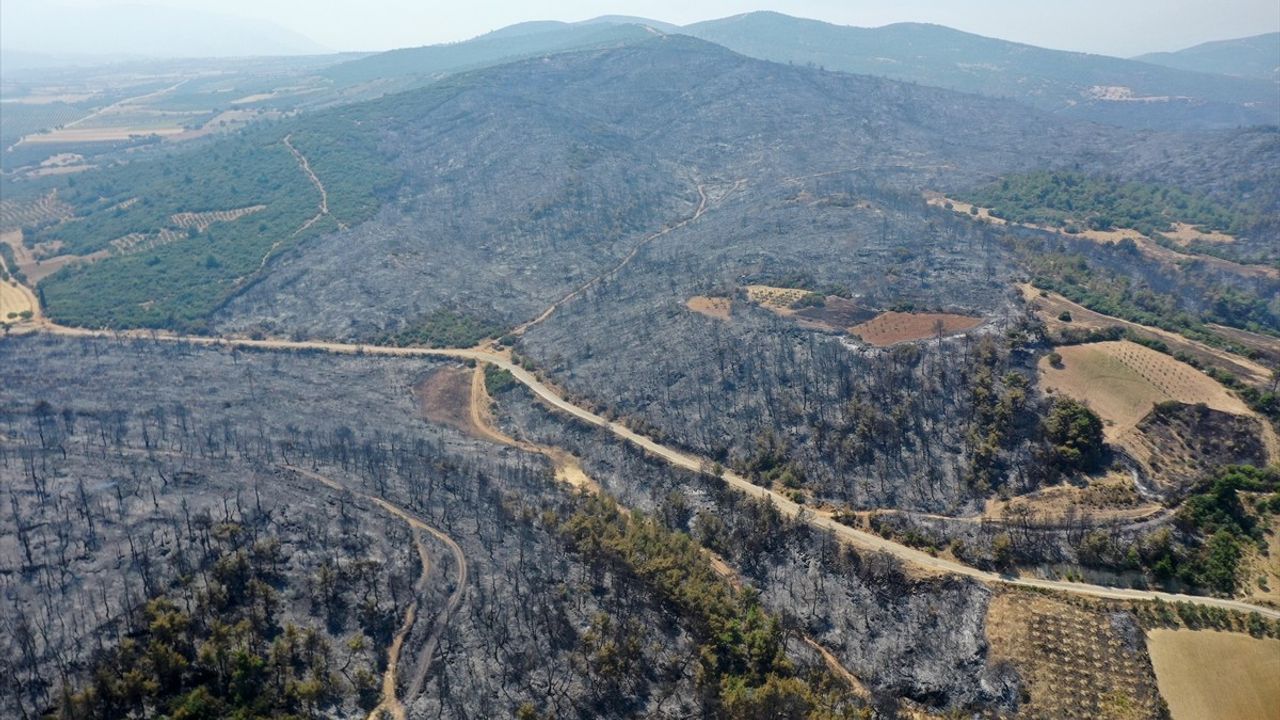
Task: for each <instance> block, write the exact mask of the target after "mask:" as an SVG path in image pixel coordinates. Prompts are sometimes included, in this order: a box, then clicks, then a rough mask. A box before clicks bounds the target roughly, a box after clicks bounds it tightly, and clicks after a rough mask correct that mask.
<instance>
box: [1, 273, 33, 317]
mask: <svg viewBox="0 0 1280 720" xmlns="http://www.w3.org/2000/svg"><path fill="white" fill-rule="evenodd" d="M24 312H29V313H34V312H35V307H34V306H33V305H32V304H31V296H30V295H29V294H28V293H27V292H26V291H25V290H24V289H23V288H21V287H19V285H18V283H17V281H15V280H7V281H4V280H0V322H8V323H12V322H16V321H17V320H18V316H19V315H20V314H21V313H24Z"/></svg>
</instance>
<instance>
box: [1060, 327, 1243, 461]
mask: <svg viewBox="0 0 1280 720" xmlns="http://www.w3.org/2000/svg"><path fill="white" fill-rule="evenodd" d="M1056 352H1057V353H1058V354H1059V355H1060V356H1061V358H1062V360H1061V363H1060V365H1061V367H1055V366H1054V365H1053V363H1052V362H1051V358H1050V357H1048V356H1046V357H1044V358H1041V360H1040V364H1039V373H1040V382H1041V386H1042V387H1044V388H1045V389H1046V390H1047V391H1048V392H1053V393H1059V394H1062V395H1066V396H1068V397H1072V398H1075V399H1077V400H1080V401H1082V402H1085V403H1088V405H1089V406H1090V407H1091V408H1092V409H1093V411H1094V412H1096V413H1097V414H1098V416H1099V417H1101V418H1102V420H1103V423H1104V424H1105V426H1106V429H1105V435H1106V437H1107V440H1108V441H1112V442H1114V441H1116V440H1117V439H1118V438H1120V437H1121V436H1122V435H1123V434H1124V433H1125V432H1127V431H1128V430H1130V429H1132V428H1133V427H1135V426H1136V425H1137V423H1138V421H1139V420H1141V419H1142V418H1143V417H1145V416H1146V415H1147V413H1148V412H1150V411H1151V408H1152V407H1154V406H1155V405H1156V403H1161V402H1165V401H1168V400H1174V401H1177V402H1180V403H1187V404H1197V403H1203V404H1205V405H1207V406H1208V407H1210V408H1214V409H1216V410H1221V411H1223V412H1227V413H1233V414H1237V415H1252V412H1253V411H1251V410H1250V409H1249V408H1248V407H1247V406H1246V405H1245V404H1244V403H1243V402H1241V401H1240V400H1239V399H1238V398H1236V397H1235V396H1233V395H1232V394H1231V393H1230V392H1228V391H1227V389H1226V388H1224V387H1223V386H1222V385H1221V384H1219V383H1218V382H1217V381H1215V380H1214V379H1213V378H1211V377H1209V376H1208V375H1205V374H1204V373H1202V372H1200V371H1199V370H1196V369H1195V368H1193V367H1191V366H1190V365H1187V364H1186V363H1183V362H1179V361H1178V360H1175V359H1174V358H1172V357H1169V356H1168V355H1165V354H1163V353H1160V352H1157V351H1155V350H1152V349H1150V348H1147V347H1144V346H1142V345H1139V344H1137V343H1134V342H1130V341H1128V340H1116V341H1107V342H1100V343H1087V344H1084V345H1063V346H1060V347H1058V348H1057V349H1056Z"/></svg>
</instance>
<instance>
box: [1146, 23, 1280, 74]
mask: <svg viewBox="0 0 1280 720" xmlns="http://www.w3.org/2000/svg"><path fill="white" fill-rule="evenodd" d="M1134 60H1140V61H1142V62H1147V63H1152V64H1155V65H1165V66H1168V67H1172V68H1180V69H1182V70H1194V71H1196V72H1204V73H1219V74H1221V75H1235V76H1239V77H1254V78H1261V79H1263V80H1273V81H1274V80H1277V79H1280V32H1273V33H1266V34H1263V35H1255V36H1253V37H1246V38H1237V39H1234V40H1218V41H1214V42H1207V43H1202V44H1200V45H1196V46H1194V47H1189V48H1187V49H1185V50H1179V51H1177V52H1159V53H1148V54H1146V55H1139V56H1138V57H1135V58H1134Z"/></svg>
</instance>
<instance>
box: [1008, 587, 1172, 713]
mask: <svg viewBox="0 0 1280 720" xmlns="http://www.w3.org/2000/svg"><path fill="white" fill-rule="evenodd" d="M986 632H987V640H988V641H989V642H990V655H989V658H990V659H989V661H990V662H1008V663H1010V664H1012V665H1013V667H1014V668H1015V669H1016V670H1017V671H1018V674H1019V675H1020V676H1021V677H1022V681H1023V683H1024V688H1025V691H1026V693H1027V695H1028V696H1029V698H1028V700H1027V702H1026V703H1024V704H1023V705H1022V706H1021V707H1020V708H1019V710H1020V712H1019V713H1018V717H1020V718H1033V719H1036V720H1039V719H1043V720H1060V719H1062V718H1082V719H1083V718H1090V719H1091V720H1092V719H1097V720H1102V719H1104V718H1109V719H1113V720H1131V719H1132V720H1138V719H1143V720H1145V719H1147V718H1151V719H1152V720H1154V719H1155V718H1159V717H1161V713H1160V694H1159V691H1158V689H1157V686H1156V677H1155V673H1154V672H1152V670H1151V665H1150V663H1149V662H1148V661H1147V657H1146V653H1145V648H1144V647H1143V642H1142V635H1141V631H1140V630H1139V629H1138V627H1137V624H1136V621H1134V620H1133V619H1132V618H1131V617H1130V616H1128V615H1127V614H1121V613H1114V614H1113V613H1109V612H1107V611H1105V610H1102V609H1094V608H1090V607H1079V606H1077V605H1074V604H1070V603H1067V602H1064V601H1062V600H1057V599H1054V598H1051V597H1048V596H1044V595H1040V594H1036V593H1029V592H1023V591H1015V590H1009V589H1004V590H998V591H997V592H996V593H995V595H994V596H993V597H992V598H991V604H990V605H989V606H988V608H987V622H986Z"/></svg>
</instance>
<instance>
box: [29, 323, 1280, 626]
mask: <svg viewBox="0 0 1280 720" xmlns="http://www.w3.org/2000/svg"><path fill="white" fill-rule="evenodd" d="M31 332H47V333H52V334H57V335H63V336H68V337H99V338H118V337H119V338H135V339H142V340H153V341H156V342H185V343H189V344H192V345H197V346H205V347H224V348H245V349H258V350H311V351H323V352H331V353H335V354H340V355H355V354H364V355H377V356H389V357H436V358H455V359H461V360H475V361H478V362H485V363H490V364H492V365H496V366H497V367H500V368H502V369H504V370H506V371H507V372H510V373H511V374H512V376H513V377H515V379H516V380H518V381H520V383H521V384H523V385H524V386H526V387H528V388H529V390H530V391H532V392H533V393H534V395H536V396H537V397H538V398H540V399H541V400H542V401H543V402H545V403H546V404H548V405H550V406H551V407H552V408H555V409H557V410H559V411H561V412H564V413H566V414H568V415H571V416H573V417H575V418H577V419H579V420H582V421H583V422H586V423H589V424H591V425H595V426H596V427H600V428H603V429H605V430H607V431H609V432H610V433H613V434H614V435H615V436H617V437H619V438H621V439H622V440H625V441H627V442H629V443H631V444H633V445H635V446H637V447H639V448H641V449H642V450H645V451H646V452H649V453H650V454H652V455H654V456H656V457H659V458H662V459H663V460H665V461H667V462H668V463H670V464H672V465H675V466H676V467H680V468H683V469H685V470H692V471H694V472H702V471H704V470H705V469H706V468H708V467H711V466H712V462H711V461H710V460H709V459H707V458H702V457H699V456H697V455H693V454H692V453H688V452H685V451H683V450H677V449H675V448H671V447H667V446H665V445H661V444H659V443H657V442H655V441H654V440H652V439H650V438H648V437H646V436H644V435H641V434H640V433H637V432H635V431H634V430H632V429H631V428H628V427H627V426H625V425H623V424H621V423H617V422H612V421H609V420H606V419H605V418H603V417H601V416H599V415H597V414H595V413H593V412H591V411H590V410H587V409H586V408H582V407H578V406H577V405H574V404H573V403H571V402H569V401H568V400H566V399H564V398H563V397H562V396H561V395H560V394H559V393H558V392H557V391H556V390H554V389H552V388H551V387H549V386H548V385H546V384H545V383H543V382H542V381H541V380H539V379H538V378H537V377H535V376H534V375H533V373H531V372H529V371H528V370H526V369H525V368H523V367H521V366H519V365H516V364H515V363H514V362H512V360H511V357H510V356H509V355H507V354H506V353H501V352H497V351H495V350H491V349H488V348H467V349H452V348H416V347H385V346H377V345H353V344H349V343H337V342H323V341H306V340H302V341H292V340H250V339H241V338H214V337H201V336H180V335H170V334H164V333H158V332H157V333H144V332H137V331H114V332H112V331H102V330H86V329H82V328H68V327H62V326H59V325H53V324H50V323H45V324H43V325H38V326H32V325H28V326H25V327H22V328H17V329H15V330H14V334H24V333H31ZM720 477H721V479H722V480H723V481H724V482H726V483H728V484H729V485H730V486H731V487H733V488H735V489H737V490H739V491H741V492H743V493H745V494H747V495H749V496H751V497H755V498H763V499H767V500H770V501H771V502H772V503H773V504H774V506H775V507H777V508H778V510H779V511H780V512H782V513H783V514H785V515H787V516H788V517H793V518H799V519H801V520H802V521H803V522H806V523H808V524H809V525H810V526H811V527H814V528H817V529H819V530H824V531H829V532H831V533H832V534H833V535H834V536H835V537H836V538H838V539H840V540H842V541H843V542H846V543H848V544H849V545H852V546H854V547H857V548H861V549H863V550H871V551H883V552H886V553H889V554H890V555H893V556H895V557H897V558H898V559H899V560H902V561H903V562H906V563H909V564H911V565H913V566H915V567H918V568H922V569H925V570H930V571H933V572H937V573H942V574H952V575H962V576H964V577H969V578H973V579H975V580H978V581H980V582H984V583H998V584H1004V585H1012V586H1017V587H1029V588H1039V589H1042V590H1055V591H1059V592H1067V593H1072V594H1076V595H1087V596H1092V597H1099V598H1106V599H1111V600H1147V601H1151V600H1161V601H1164V602H1185V603H1192V604H1195V605H1201V606H1205V607H1215V608H1223V609H1227V610H1237V611H1240V612H1257V613H1258V614H1260V615H1262V616H1264V617H1267V618H1271V619H1273V620H1280V610H1277V609H1274V608H1269V607H1263V606H1260V605H1252V604H1250V603H1246V602H1242V601H1239V600H1228V599H1224V598H1215V597H1204V596H1200V595H1183V594H1178V593H1167V592H1158V591H1154V590H1135V589H1129V588H1114V587H1107V586H1104V585H1090V584H1087V583H1076V582H1067V581H1063V580H1045V579H1041V578H1030V577H1017V576H1013V575H1002V574H999V573H995V572H990V571H987V570H980V569H978V568H975V567H971V566H969V565H965V564H963V563H959V562H955V561H953V560H947V559H945V558H940V557H934V556H932V555H929V554H928V553H926V552H923V551H921V550H917V549H915V548H912V547H908V546H906V545H902V544H899V543H896V542H894V541H892V540H887V539H885V538H882V537H879V536H878V535H873V534H871V533H869V532H865V531H863V530H858V529H856V528H852V527H849V526H848V525H844V524H842V523H840V522H837V521H836V520H835V518H834V517H832V515H831V513H829V512H815V511H814V510H813V509H812V508H807V507H804V506H801V505H799V504H797V503H795V502H794V501H792V500H791V499H790V498H788V497H786V496H785V495H782V494H780V493H778V492H775V491H773V490H770V489H769V488H765V487H761V486H759V485H756V484H755V483H753V482H751V481H750V480H748V479H747V478H746V477H744V476H742V475H740V474H738V473H736V472H733V471H732V470H726V471H724V472H723V474H722V475H721V476H720ZM378 502H385V501H381V500H379V501H378Z"/></svg>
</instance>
